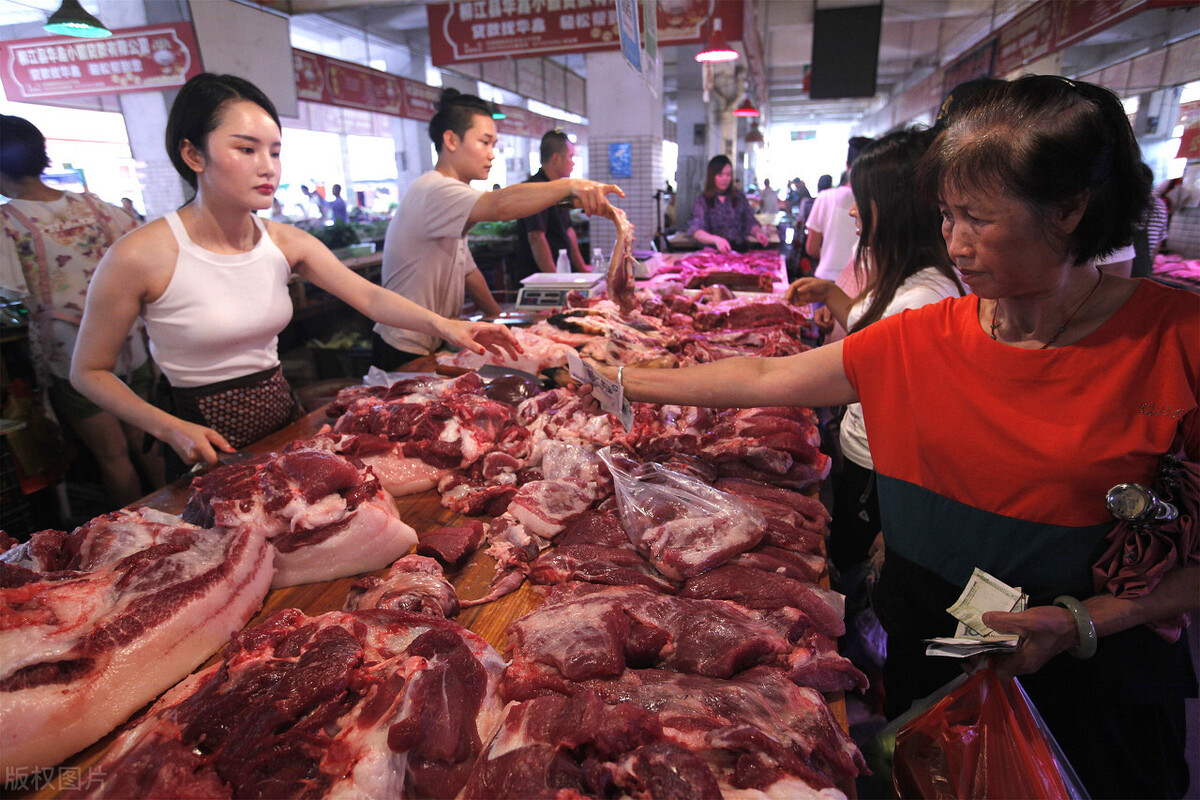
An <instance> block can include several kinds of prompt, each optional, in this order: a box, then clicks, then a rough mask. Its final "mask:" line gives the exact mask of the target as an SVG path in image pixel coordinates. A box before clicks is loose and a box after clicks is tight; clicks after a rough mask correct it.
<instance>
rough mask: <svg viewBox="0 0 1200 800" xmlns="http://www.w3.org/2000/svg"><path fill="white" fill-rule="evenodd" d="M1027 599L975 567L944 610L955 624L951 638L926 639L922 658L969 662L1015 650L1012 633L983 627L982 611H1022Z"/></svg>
mask: <svg viewBox="0 0 1200 800" xmlns="http://www.w3.org/2000/svg"><path fill="white" fill-rule="evenodd" d="M1028 603H1029V595H1027V594H1025V593H1024V592H1022V591H1021V589H1020V587H1016V588H1014V587H1012V586H1009V585H1008V584H1006V583H1005V582H1004V581H1002V580H1000V579H999V578H996V577H994V576H992V575H989V574H988V573H986V572H984V571H983V570H981V569H979V568H978V567H976V568H975V571H974V572H972V573H971V579H970V580H969V581H967V586H966V588H965V589H963V591H962V594H961V595H959V597H958V600H956V601H954V605H952V606H950V608H948V609H946V610H947V611H949V612H950V614H951V615H952V616H953V617H954V618H955V619H957V620H958V628H957V629H956V630H955V631H954V636H943V637H939V638H936V639H926V640H925V641H926V642H927V643H928V647H926V648H925V655H928V656H946V657H948V658H969V657H970V656H974V655H979V654H980V653H989V652H996V651H999V652H1006V651H1011V650H1015V649H1017V643H1018V641H1019V638H1020V637H1018V636H1017V635H1016V634H1015V633H1000V632H998V631H994V630H992V629H991V628H989V627H988V626H987V625H984V624H983V614H984V612H985V611H1011V612H1013V613H1016V612H1020V611H1024V610H1025V606H1026V605H1028Z"/></svg>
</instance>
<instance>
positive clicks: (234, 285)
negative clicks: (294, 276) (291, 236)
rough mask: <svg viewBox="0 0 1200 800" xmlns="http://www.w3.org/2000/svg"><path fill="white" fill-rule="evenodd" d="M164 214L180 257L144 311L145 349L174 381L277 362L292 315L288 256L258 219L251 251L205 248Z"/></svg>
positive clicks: (220, 376) (239, 372)
mask: <svg viewBox="0 0 1200 800" xmlns="http://www.w3.org/2000/svg"><path fill="white" fill-rule="evenodd" d="M165 219H166V220H167V224H168V225H169V226H170V227H171V232H172V233H173V234H174V235H175V241H176V242H177V243H178V245H179V260H178V261H176V262H175V272H174V274H173V275H172V276H171V282H170V283H169V284H167V290H166V291H165V292H163V294H162V297H160V298H158V299H157V300H155V301H154V302H153V303H149V304H148V305H147V306H146V307H145V308H144V309H143V311H142V317H143V319H145V321H146V330H147V332H148V333H149V334H150V353H151V355H153V356H154V360H155V361H156V362H157V363H158V365H159V367H161V368H162V371H163V374H165V375H166V376H167V380H169V381H170V382H171V385H172V386H175V387H177V388H190V387H196V386H205V385H207V384H210V383H217V382H219V381H226V380H230V379H232V378H240V377H242V376H243V375H250V374H252V373H255V372H259V371H261V370H264V369H270V368H272V367H275V366H278V364H279V353H278V345H279V338H278V337H279V332H280V331H281V330H283V329H284V327H285V326H286V325H287V324H288V322H289V321H290V320H291V318H292V301H291V298H290V297H289V296H288V290H287V282H288V278H289V277H290V276H291V268H290V267H289V266H288V261H287V257H286V256H284V254H283V251H281V250H280V249H279V247H278V246H277V245H276V244H275V242H273V241H272V240H271V237H270V236H269V235H268V234H267V229H266V226H265V225H264V224H263V221H262V220H261V219H259V218H258V217H257V216H255V217H254V223H255V224H256V225H257V226H258V229H259V231H260V232H261V236H259V240H258V244H256V245H255V246H254V249H253V250H250V251H248V252H245V253H235V254H233V255H223V254H219V253H210V252H209V251H207V250H205V249H204V248H202V247H200V246H199V245H198V244H196V243H195V242H193V241H192V240H191V238H190V237H189V236H188V234H187V230H186V229H185V228H184V227H183V222H181V221H180V219H179V214H178V213H177V212H174V211H172V212H171V213H170V214H167V215H166V217H165Z"/></svg>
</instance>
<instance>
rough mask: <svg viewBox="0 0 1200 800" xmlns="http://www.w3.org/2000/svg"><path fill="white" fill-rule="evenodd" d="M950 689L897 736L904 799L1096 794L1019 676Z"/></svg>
mask: <svg viewBox="0 0 1200 800" xmlns="http://www.w3.org/2000/svg"><path fill="white" fill-rule="evenodd" d="M947 687H950V688H949V691H945V693H944V694H942V696H941V697H940V698H938V699H937V700H935V701H934V702H933V705H931V706H929V708H927V709H926V710H925V711H923V712H921V713H920V714H918V715H917V716H916V717H915V718H914V719H912V720H911V721H910V722H909V723H908V724H906V725H905V726H904V727H902V728H901V729H900V732H899V733H898V734H897V735H896V750H895V760H894V762H893V764H892V780H893V783H894V785H895V789H896V792H897V794H898V795H899V796H900V797H905V798H917V797H919V798H1009V797H1023V798H1086V797H1087V796H1088V795H1087V792H1086V790H1084V788H1083V784H1082V783H1080V781H1079V778H1078V777H1076V775H1075V771H1074V770H1073V769H1072V768H1071V765H1070V764H1069V763H1068V762H1067V760H1066V758H1065V757H1064V756H1063V755H1062V751H1061V750H1060V749H1059V747H1058V743H1057V742H1055V741H1054V736H1053V735H1052V734H1051V733H1050V730H1049V729H1048V728H1047V727H1046V723H1045V722H1043V721H1042V718H1041V715H1039V714H1038V713H1037V709H1035V708H1034V707H1033V703H1031V702H1030V700H1029V697H1028V696H1027V695H1026V694H1025V691H1024V690H1023V689H1022V688H1021V685H1020V684H1019V683H1018V682H1017V681H1016V680H1015V679H1013V680H1010V681H1007V682H1002V681H1001V680H1000V679H999V678H998V677H997V676H996V672H995V670H993V669H992V668H991V667H985V668H983V669H981V670H979V671H977V672H975V673H974V674H973V675H971V676H970V677H968V678H967V679H966V680H965V681H962V680H961V679H956V680H955V681H951V682H950V683H949V684H947ZM945 688H946V687H944V689H945Z"/></svg>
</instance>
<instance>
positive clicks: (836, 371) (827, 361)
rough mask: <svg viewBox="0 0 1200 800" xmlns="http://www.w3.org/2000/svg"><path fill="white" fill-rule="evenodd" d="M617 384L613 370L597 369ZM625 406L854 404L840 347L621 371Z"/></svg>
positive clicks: (721, 406)
mask: <svg viewBox="0 0 1200 800" xmlns="http://www.w3.org/2000/svg"><path fill="white" fill-rule="evenodd" d="M600 371H601V373H602V374H604V375H605V377H608V378H612V379H613V380H616V378H617V368H616V367H601V368H600ZM622 383H623V385H624V387H625V396H626V397H628V398H629V399H630V400H637V401H642V402H648V403H665V404H674V405H685V406H707V407H709V408H753V407H757V406H815V407H820V406H838V405H844V404H846V403H853V402H856V401H857V400H858V397H857V396H856V395H855V392H854V387H853V386H851V385H850V381H849V379H848V378H847V377H846V371H845V369H844V368H843V366H842V343H841V342H836V343H834V344H832V345H828V346H826V347H818V348H816V349H815V350H809V351H807V352H804V353H800V354H798V355H794V356H787V357H784V358H756V357H742V358H726V359H722V360H720V361H714V362H712V363H710V364H701V365H699V366H695V367H685V368H683V369H639V368H635V367H626V368H625V369H624V370H623V371H622Z"/></svg>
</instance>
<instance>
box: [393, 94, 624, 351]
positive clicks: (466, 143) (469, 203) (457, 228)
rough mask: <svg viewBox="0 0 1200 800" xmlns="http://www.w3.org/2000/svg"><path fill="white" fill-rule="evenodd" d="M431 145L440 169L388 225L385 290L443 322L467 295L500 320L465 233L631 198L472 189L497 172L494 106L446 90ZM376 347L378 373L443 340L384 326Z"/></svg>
mask: <svg viewBox="0 0 1200 800" xmlns="http://www.w3.org/2000/svg"><path fill="white" fill-rule="evenodd" d="M429 138H430V139H432V140H433V146H434V148H435V149H436V150H437V154H438V158H437V164H436V166H435V167H434V168H433V169H432V170H430V171H429V172H426V173H425V174H424V175H422V176H421V177H420V178H417V180H416V181H414V182H413V185H412V186H410V187H409V189H408V193H407V194H405V195H404V200H403V201H402V202H401V203H400V208H399V209H397V211H396V214H395V216H393V217H392V221H391V223H390V224H389V225H388V231H387V238H386V239H385V241H384V245H383V285H384V286H385V287H387V288H388V289H390V290H391V291H393V292H396V293H398V294H401V295H403V296H404V297H406V298H408V299H409V300H411V301H413V302H414V303H416V304H418V305H420V306H423V307H425V308H429V309H433V310H434V311H436V312H438V313H440V314H443V315H445V316H456V315H457V314H459V313H460V311H461V310H462V305H463V296H464V292H465V293H466V294H469V295H470V296H471V299H472V300H474V301H475V304H476V306H478V308H479V309H480V310H481V311H482V312H483V313H484V314H489V315H495V314H498V313H500V306H499V305H497V303H496V301H495V299H494V298H493V297H492V293H491V291H490V290H489V288H488V285H487V281H486V280H485V279H484V277H483V274H482V273H481V272H480V271H479V269H478V268H477V267H476V266H475V261H474V259H473V258H472V257H471V251H470V249H469V248H468V247H467V231H469V230H470V229H471V228H472V226H474V225H475V224H476V223H477V222H484V221H490V220H507V219H520V218H521V217H527V216H529V215H530V214H534V213H536V212H538V211H542V210H544V209H546V208H549V207H550V206H552V205H554V204H555V203H559V202H562V201H564V200H573V201H574V202H575V203H576V204H577V205H580V206H581V207H582V208H583V210H584V212H586V213H587V214H596V213H599V212H601V211H603V210H604V209H607V208H609V203H608V199H607V198H606V197H605V195H606V194H618V195H620V196H622V197H624V196H625V195H624V192H622V191H621V190H620V188H618V187H617V186H614V185H612V184H606V183H597V182H596V181H589V180H583V179H580V178H559V179H558V180H552V181H539V182H536V183H518V184H515V185H513V186H505V187H504V188H503V189H494V190H492V191H490V192H481V191H479V190H477V189H474V188H472V187H471V185H470V181H481V180H484V179H486V178H487V176H488V173H489V172H490V171H491V168H492V159H493V158H495V149H494V148H495V146H496V138H497V137H496V122H495V120H493V119H492V110H491V106H490V104H488V103H487V102H486V101H484V100H482V99H481V98H479V97H476V96H475V95H470V94H460V93H459V92H458V91H456V90H454V89H445V90H443V91H442V95H441V98H440V99H439V101H438V110H437V113H436V114H434V116H433V119H432V120H430V122H429ZM372 344H373V346H372V357H373V361H374V363H375V364H376V366H379V367H382V368H383V369H395V368H396V367H397V366H399V365H401V364H405V363H407V362H409V361H411V360H412V359H414V358H418V357H420V356H423V355H426V354H428V353H432V352H433V351H434V350H436V349H437V348H438V347H439V346H440V345H441V341H440V339H439V337H438V336H437V335H436V334H432V333H427V332H416V331H409V330H400V329H398V328H396V327H394V326H390V325H387V324H383V323H381V324H379V325H376V326H375V336H374V339H373V343H372Z"/></svg>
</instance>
